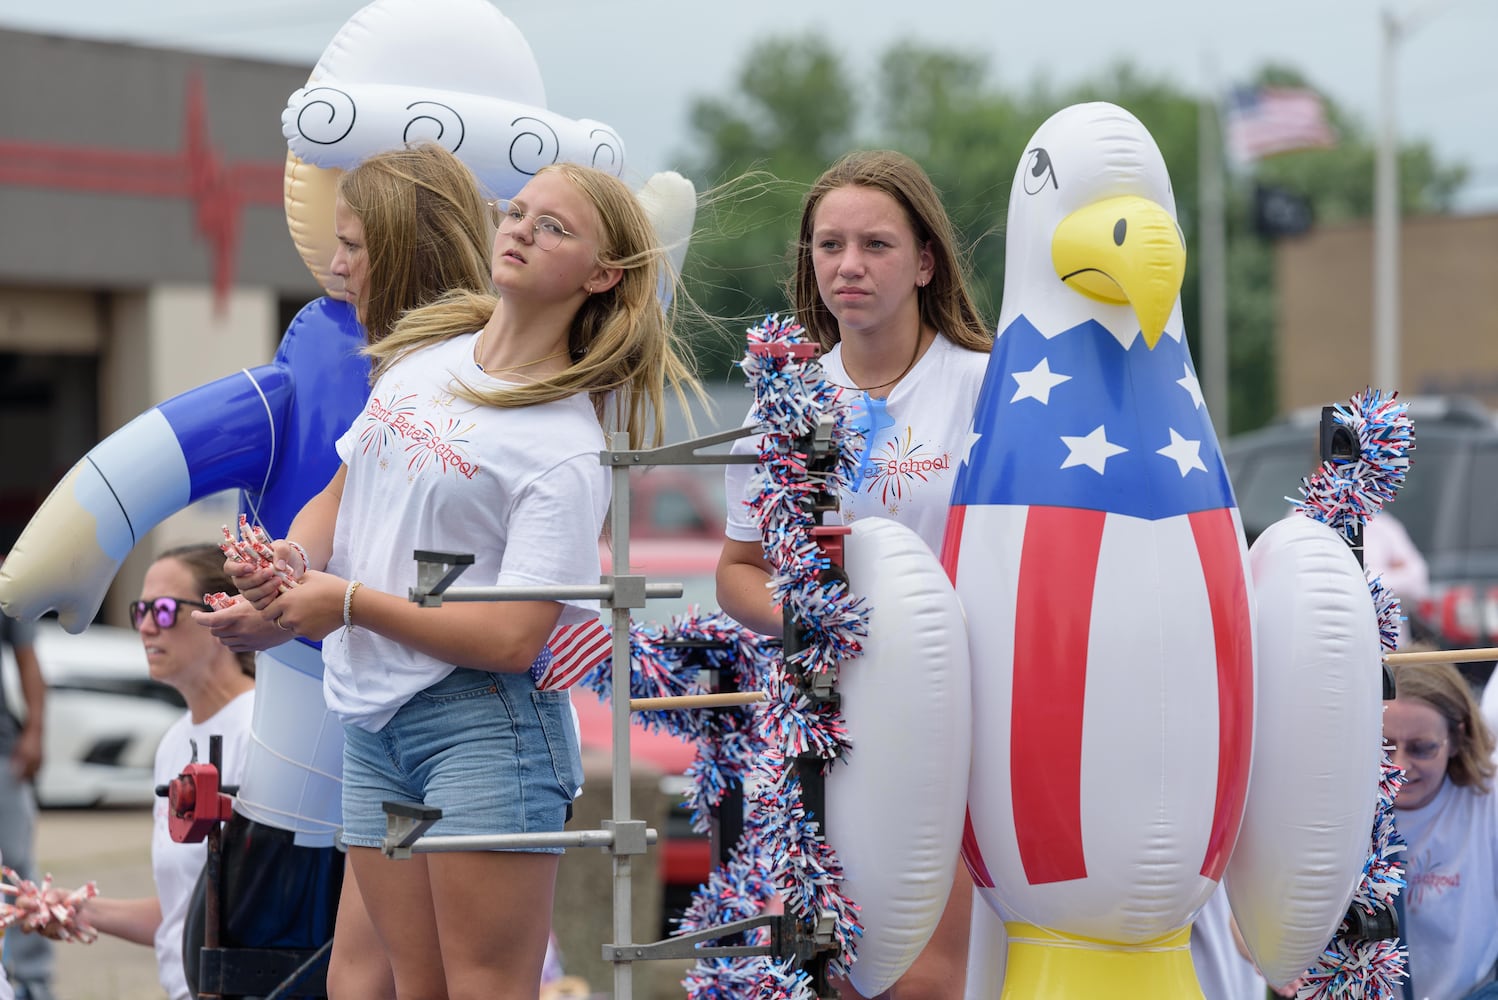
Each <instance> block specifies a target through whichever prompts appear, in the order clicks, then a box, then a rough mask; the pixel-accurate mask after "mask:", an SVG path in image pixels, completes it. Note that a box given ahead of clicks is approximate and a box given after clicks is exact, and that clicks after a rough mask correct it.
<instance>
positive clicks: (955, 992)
mask: <svg viewBox="0 0 1498 1000" xmlns="http://www.w3.org/2000/svg"><path fill="white" fill-rule="evenodd" d="M957 246H958V244H957V239H956V236H955V233H954V231H953V228H952V223H951V220H950V219H948V217H947V213H946V210H945V209H944V208H943V207H942V204H941V197H940V195H938V194H937V191H936V188H935V187H934V186H933V185H932V183H931V179H930V178H929V177H928V176H926V172H925V171H924V170H922V169H921V167H920V165H919V164H917V163H916V162H915V161H914V160H912V159H910V158H909V157H908V156H905V155H904V154H901V153H895V152H891V151H888V150H874V151H863V152H856V153H850V154H848V155H847V156H844V157H843V158H842V159H840V160H839V161H838V162H837V163H835V164H833V165H832V166H831V167H829V168H828V169H827V171H826V172H825V173H824V174H823V175H822V176H821V178H819V179H818V180H817V182H816V183H815V184H814V185H812V188H811V190H810V192H808V194H807V196H806V202H805V205H804V206H803V208H802V212H801V230H800V235H799V237H798V241H797V244H796V253H795V260H796V266H795V273H794V274H793V276H792V278H791V281H790V291H791V295H792V298H793V300H794V302H795V308H796V317H797V319H799V320H800V321H801V323H802V324H803V325H804V326H805V327H806V329H807V331H808V332H809V333H811V334H812V335H813V336H815V337H816V339H817V341H818V342H819V343H820V344H821V345H822V351H823V357H822V367H823V370H824V372H825V374H826V377H827V378H828V379H830V380H831V381H832V382H834V383H836V384H838V385H841V386H844V387H845V392H847V393H850V394H854V395H855V397H856V398H857V399H858V400H859V401H860V402H861V404H862V405H863V407H864V408H865V410H866V412H867V413H868V415H869V418H870V424H871V430H872V433H870V435H869V439H868V450H867V452H866V453H865V460H864V463H863V474H862V476H861V478H860V481H859V483H858V484H857V485H856V486H855V488H854V489H853V490H852V491H851V492H849V493H848V494H845V495H843V496H841V497H839V501H840V510H839V512H838V515H837V516H839V517H840V518H841V520H842V522H844V523H846V522H848V521H851V520H853V519H854V518H857V517H861V516H879V517H888V518H892V519H894V520H897V521H900V522H901V523H903V524H905V525H908V526H909V527H911V528H912V529H914V530H915V532H916V533H917V534H919V535H920V536H921V539H922V540H923V541H925V543H926V545H927V546H928V547H930V549H931V550H932V551H933V552H940V550H941V538H942V533H943V531H944V530H945V528H946V521H947V507H948V503H949V501H950V499H951V493H952V479H953V477H954V476H955V475H956V470H957V466H958V465H959V464H960V462H961V460H962V454H963V451H964V449H965V447H966V443H967V436H968V431H969V430H970V429H971V426H972V414H973V407H974V406H975V405H976V403H977V400H978V390H979V388H980V387H981V386H982V384H983V375H984V372H985V371H986V369H987V367H988V352H989V351H990V350H991V349H992V346H993V333H992V329H991V328H990V327H989V326H988V325H987V324H986V323H984V322H983V320H982V319H981V318H980V317H979V316H978V310H977V307H976V306H974V304H973V298H972V295H971V294H970V293H969V292H968V289H967V285H966V283H965V277H964V269H963V266H962V263H961V259H960V256H959V253H958V251H957ZM756 449H757V443H756V442H753V441H749V440H747V439H740V441H739V442H738V443H737V444H736V446H735V450H736V451H738V452H740V453H744V452H750V453H752V452H753V451H755V450H756ZM749 475H750V467H749V466H747V465H730V466H728V472H727V478H726V482H727V495H728V517H727V529H726V533H727V535H728V540H727V541H726V542H725V543H724V546H723V555H722V558H721V559H720V561H719V563H718V574H717V577H718V601H719V603H720V604H722V606H723V610H724V611H725V612H727V613H728V614H730V615H732V616H733V617H734V618H736V619H737V620H738V621H740V622H742V623H743V624H744V625H746V626H748V627H749V628H752V629H755V630H757V631H760V632H766V633H772V634H779V633H780V631H781V628H782V623H781V615H780V610H779V609H778V608H776V607H775V606H773V604H772V603H771V599H770V594H769V591H767V590H766V589H765V583H766V581H767V580H768V579H769V576H770V568H769V565H768V564H767V563H766V562H765V558H764V551H763V548H762V546H761V541H760V533H759V529H758V527H757V526H756V525H755V524H754V522H753V521H752V520H751V519H750V516H749V512H748V510H747V509H746V508H745V506H744V501H745V500H746V499H748V492H749V491H748V483H749ZM971 908H972V880H971V879H970V878H969V877H968V875H967V872H966V870H965V869H963V868H961V867H960V866H959V868H958V871H957V874H956V881H955V884H954V886H953V891H952V895H951V897H950V900H949V901H948V904H947V909H946V911H945V913H944V914H943V916H942V920H941V923H940V925H939V926H938V927H937V929H936V932H935V934H934V935H933V936H932V939H931V941H930V943H928V945H927V946H926V949H925V951H924V952H922V954H921V956H920V957H919V958H918V959H917V960H916V962H915V964H914V965H912V966H911V968H910V970H909V971H908V972H907V973H906V974H905V975H904V976H903V977H902V978H901V979H900V981H899V982H898V983H896V984H895V986H894V988H893V994H892V995H893V996H894V997H896V998H899V1000H913V998H923V997H930V998H950V997H958V996H961V995H962V986H963V980H964V972H965V966H966V961H967V943H968V922H969V914H970V913H971ZM839 989H840V990H842V992H843V995H844V996H848V997H854V996H857V993H856V992H855V991H854V990H853V988H852V987H851V986H850V985H848V984H846V983H839Z"/></svg>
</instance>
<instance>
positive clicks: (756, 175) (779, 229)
mask: <svg viewBox="0 0 1498 1000" xmlns="http://www.w3.org/2000/svg"><path fill="white" fill-rule="evenodd" d="M857 110H858V109H857V101H856V99H855V97H854V90H853V86H852V83H851V82H850V81H849V79H848V76H847V74H846V72H845V71H844V69H843V66H842V64H841V62H840V60H839V59H838V58H837V56H836V55H835V54H834V53H833V52H832V50H831V49H830V48H829V47H828V46H827V44H826V43H825V42H823V41H821V40H820V39H818V38H815V37H807V38H802V39H766V40H765V41H762V42H759V43H757V44H756V45H754V46H753V48H752V49H751V50H750V52H749V54H748V56H747V57H746V58H745V61H744V67H743V69H742V70H741V71H740V72H739V75H738V79H737V83H736V86H735V88H734V92H733V96H732V97H722V98H703V99H700V100H697V101H695V102H694V103H693V105H692V109H691V112H690V121H691V134H692V136H693V140H694V145H695V146H696V148H697V149H698V150H699V152H698V153H696V154H695V155H691V156H689V157H687V163H688V166H687V167H686V170H685V173H687V175H688V176H690V177H691V178H692V180H693V181H694V182H695V183H696V184H697V186H698V190H708V191H710V192H713V193H711V194H709V196H708V197H707V199H706V205H705V206H704V211H703V213H702V215H701V216H700V217H699V219H698V226H697V229H698V234H697V236H696V237H695V238H694V239H693V242H692V247H691V251H690V253H689V254H688V258H687V263H686V268H685V274H684V282H685V284H686V288H687V291H688V293H689V294H690V295H691V296H692V298H693V299H694V300H695V302H696V303H697V304H698V306H700V307H701V310H702V311H703V312H704V313H706V314H707V317H710V318H712V319H714V320H716V322H709V323H707V324H706V328H705V329H701V330H699V331H698V335H697V338H696V343H695V345H694V346H695V348H696V353H697V359H698V364H699V365H700V366H701V368H702V370H703V373H704V375H705V376H706V377H708V378H710V379H722V378H726V377H727V376H728V374H729V372H730V371H731V369H732V363H733V362H734V361H736V360H738V359H739V358H740V357H742V355H743V349H744V342H743V327H744V325H745V324H746V323H751V322H757V321H758V320H759V319H760V318H761V317H762V316H763V315H764V314H765V313H767V312H782V313H783V312H786V311H787V310H788V305H789V304H788V303H787V301H786V299H785V295H784V291H783V288H782V283H783V281H784V280H785V277H786V274H787V273H788V270H789V263H788V259H789V258H788V254H789V249H790V246H791V243H792V241H793V240H794V239H795V235H796V223H797V220H798V218H799V215H800V210H801V199H802V196H803V195H804V193H805V190H806V187H807V185H809V184H810V183H811V182H812V181H813V180H815V179H816V177H817V175H818V174H819V173H821V172H822V170H823V169H824V168H825V167H826V165H827V164H828V163H830V162H831V161H832V160H834V159H836V158H837V156H838V155H840V154H841V153H842V152H843V151H844V150H846V149H847V148H848V147H849V144H850V143H851V141H852V138H853V130H854V123H855V121H856V118H857Z"/></svg>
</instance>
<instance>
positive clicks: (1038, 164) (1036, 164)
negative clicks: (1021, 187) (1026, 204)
mask: <svg viewBox="0 0 1498 1000" xmlns="http://www.w3.org/2000/svg"><path fill="white" fill-rule="evenodd" d="M1046 181H1050V182H1051V187H1053V188H1055V189H1056V190H1058V191H1059V190H1061V185H1059V184H1057V183H1056V168H1055V167H1054V166H1052V165H1051V154H1050V153H1047V152H1046V151H1045V150H1044V149H1041V148H1039V147H1037V148H1035V149H1032V150H1030V152H1029V153H1028V154H1027V155H1026V158H1025V194H1039V193H1040V192H1041V189H1042V188H1044V187H1045V185H1046Z"/></svg>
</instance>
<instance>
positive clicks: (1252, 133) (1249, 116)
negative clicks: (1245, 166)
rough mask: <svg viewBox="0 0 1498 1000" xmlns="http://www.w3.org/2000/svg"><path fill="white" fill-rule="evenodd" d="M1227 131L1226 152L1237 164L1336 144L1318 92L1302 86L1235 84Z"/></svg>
mask: <svg viewBox="0 0 1498 1000" xmlns="http://www.w3.org/2000/svg"><path fill="white" fill-rule="evenodd" d="M1226 131H1227V146H1228V151H1229V152H1230V153H1231V154H1232V156H1233V158H1234V159H1235V160H1237V161H1239V162H1240V163H1251V162H1252V161H1254V160H1259V159H1263V158H1264V157H1266V156H1273V155H1274V154H1276V153H1288V152H1290V151H1292V150H1296V149H1314V148H1328V147H1331V146H1335V145H1336V144H1337V133H1336V132H1335V131H1334V130H1333V129H1332V126H1331V123H1330V122H1328V121H1327V118H1326V104H1325V102H1324V101H1322V99H1321V95H1320V94H1318V93H1316V92H1315V91H1314V90H1307V89H1305V88H1301V87H1234V88H1233V89H1232V90H1231V91H1230V92H1229V94H1228V104H1227V120H1226Z"/></svg>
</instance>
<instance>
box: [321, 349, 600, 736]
mask: <svg viewBox="0 0 1498 1000" xmlns="http://www.w3.org/2000/svg"><path fill="white" fill-rule="evenodd" d="M477 336H478V335H477V334H476V333H473V334H463V335H461V336H457V337H452V338H450V339H448V340H445V341H442V342H441V343H438V344H435V345H433V346H431V347H427V348H423V349H422V350H420V351H417V352H416V353H414V354H412V355H410V356H408V357H406V358H404V359H402V360H401V361H400V362H399V363H398V364H396V365H395V366H394V367H393V368H391V369H390V370H389V371H387V372H386V373H385V374H384V375H382V376H381V377H380V379H379V381H378V382H377V383H376V384H375V387H374V389H373V391H372V392H371V393H370V396H369V402H368V403H366V404H365V407H364V412H363V413H361V414H360V415H359V417H358V419H356V420H355V421H354V423H353V426H352V427H350V428H349V429H348V431H347V432H346V433H345V434H344V435H343V437H341V438H339V439H338V444H337V448H338V456H339V458H341V459H342V460H343V461H344V463H345V464H346V465H347V466H348V477H347V479H346V481H345V483H344V488H343V500H342V503H341V504H340V505H339V508H338V524H337V527H336V529H335V530H334V534H333V556H332V558H331V559H330V560H329V562H328V571H329V572H331V573H334V574H337V575H338V576H342V577H346V578H348V579H350V580H358V581H360V582H361V583H363V584H364V585H365V586H368V587H372V588H374V589H376V590H381V591H384V592H386V593H391V594H399V595H401V596H405V595H406V594H407V593H408V592H409V590H410V588H412V587H414V586H415V585H416V560H415V558H413V555H412V553H413V552H414V551H415V550H417V549H427V550H432V551H438V552H457V553H471V554H472V555H473V557H474V561H473V565H471V566H469V567H468V568H467V569H466V570H465V571H464V572H463V575H462V576H460V577H459V578H458V580H457V581H456V583H455V584H454V586H456V587H492V586H555V585H572V586H577V585H584V584H586V585H592V586H596V585H597V583H598V578H599V573H600V568H599V559H598V536H599V534H600V532H601V531H602V529H603V518H604V513H605V512H606V510H607V509H608V504H609V478H608V475H607V471H606V470H605V469H604V467H603V465H602V464H601V463H600V462H599V460H598V455H599V452H601V451H603V449H604V437H603V430H602V428H601V427H599V424H598V418H597V416H596V415H595V414H594V412H593V404H592V403H591V402H590V401H589V400H588V398H587V396H586V395H575V396H570V397H568V398H566V399H562V400H558V401H557V402H554V403H547V404H545V405H542V406H527V407H520V408H508V409H501V408H499V407H495V406H482V405H479V404H475V403H471V402H469V401H467V400H465V399H462V398H461V397H458V396H455V395H453V392H452V389H453V387H454V386H455V385H456V384H457V383H456V379H459V378H461V379H462V380H463V381H465V382H466V383H467V384H468V385H470V386H472V387H473V388H476V389H488V388H496V387H499V386H501V385H504V384H505V383H503V382H501V381H500V380H498V379H494V378H491V377H490V376H488V375H485V374H484V373H483V372H482V371H480V370H479V368H478V365H477V364H476V363H475V362H474V360H473V346H474V340H475V338H476V337H477ZM356 601H357V599H356ZM565 604H566V605H567V607H564V608H563V610H562V617H561V619H560V620H559V622H558V624H560V625H567V624H571V623H574V622H581V621H584V620H586V619H587V618H588V616H589V615H595V614H597V607H598V602H597V601H582V600H579V601H567V602H565ZM323 660H324V663H325V666H326V669H325V671H324V673H323V693H324V695H325V696H326V698H327V703H328V708H329V709H330V710H332V711H333V712H334V713H336V714H337V715H338V716H339V717H340V718H341V719H342V720H343V721H344V722H347V723H352V724H354V725H357V726H361V727H363V728H365V729H367V730H369V731H371V732H376V731H378V730H379V729H381V728H382V727H383V726H384V725H385V723H387V722H389V721H390V718H391V716H393V715H394V714H395V712H396V710H397V709H398V708H400V706H401V705H403V704H405V703H406V702H407V701H408V700H409V699H410V698H411V697H412V696H413V695H415V694H416V693H417V692H418V691H422V690H424V689H425V688H428V687H430V686H431V685H433V684H435V683H437V682H438V681H440V680H442V678H444V677H446V676H447V675H448V674H450V673H451V672H452V671H453V669H454V668H453V666H452V664H449V663H443V662H442V661H440V660H438V659H436V658H435V657H431V656H427V655H426V654H424V653H419V652H417V651H415V650H413V649H410V648H409V647H406V646H402V645H401V644H399V643H397V642H394V641H392V640H390V639H386V638H384V637H383V636H379V635H376V634H375V633H374V632H371V631H370V630H368V629H361V628H358V627H355V628H353V629H341V628H340V629H337V630H335V631H334V632H333V633H332V634H330V635H329V636H328V637H327V639H326V640H325V641H324V642H323Z"/></svg>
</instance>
